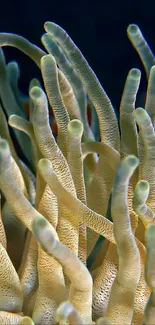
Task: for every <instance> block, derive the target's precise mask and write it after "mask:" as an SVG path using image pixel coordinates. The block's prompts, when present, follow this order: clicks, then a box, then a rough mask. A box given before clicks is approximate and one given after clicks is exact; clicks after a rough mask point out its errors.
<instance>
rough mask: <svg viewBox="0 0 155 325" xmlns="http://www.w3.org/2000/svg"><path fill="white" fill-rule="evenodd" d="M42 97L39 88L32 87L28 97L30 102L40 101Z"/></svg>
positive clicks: (42, 94) (42, 93)
mask: <svg viewBox="0 0 155 325" xmlns="http://www.w3.org/2000/svg"><path fill="white" fill-rule="evenodd" d="M44 96H45V93H44V91H43V90H42V89H41V88H40V87H38V86H34V87H32V88H31V89H30V97H31V99H32V100H35V101H36V100H40V99H41V98H42V97H44Z"/></svg>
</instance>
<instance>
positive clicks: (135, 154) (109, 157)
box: [0, 22, 155, 325]
mask: <svg viewBox="0 0 155 325" xmlns="http://www.w3.org/2000/svg"><path fill="white" fill-rule="evenodd" d="M45 31H46V33H45V34H44V35H43V36H42V38H41V40H42V43H43V45H44V47H45V50H46V51H47V52H45V51H43V50H41V49H40V48H38V47H37V46H35V45H34V44H32V43H30V42H28V41H27V40H26V39H24V38H23V37H21V36H18V35H13V34H6V33H5V34H4V33H0V46H1V49H0V99H1V106H0V189H1V215H0V257H1V258H0V270H1V271H0V290H1V297H0V322H1V323H3V324H6V325H9V324H10V325H12V324H18V325H34V324H35V325H45V324H46V325H54V324H59V325H62V324H70V325H74V324H81V325H82V324H89V325H90V324H96V325H124V324H126V325H127V324H128V325H129V324H133V325H140V324H146V325H151V324H153V323H154V319H155V260H154V258H155V225H154V224H155V222H154V220H155V199H154V193H155V167H154V166H155V157H154V156H155V153H154V152H155V132H154V123H155V113H154V93H155V89H154V88H155V66H154V64H155V59H154V56H153V54H152V52H151V50H150V48H149V46H148V44H147V43H146V41H145V39H144V37H143V35H142V33H141V31H140V29H139V28H138V26H137V25H130V26H129V27H128V30H127V33H128V37H129V39H130V40H131V42H132V44H133V45H134V47H135V49H136V51H137V52H138V54H139V55H140V57H141V60H142V62H143V64H144V67H145V70H146V75H147V77H148V87H147V94H146V103H145V107H144V108H141V107H138V108H136V109H135V107H136V97H137V93H138V89H139V84H140V78H141V73H140V71H139V70H138V69H135V68H134V69H131V70H130V71H129V73H128V75H127V78H126V82H125V87H124V90H123V94H122V98H121V103H120V120H119V121H118V120H117V118H116V115H115V111H114V108H113V106H112V104H111V101H110V99H109V98H108V96H107V94H106V92H105V91H104V89H103V88H102V86H101V84H100V83H99V81H98V79H97V77H96V75H95V74H94V72H93V71H92V69H91V68H90V66H89V65H88V63H87V61H86V60H85V58H84V57H83V55H82V53H81V52H80V50H79V49H78V48H77V46H76V45H75V44H74V43H73V41H72V40H71V38H70V37H69V36H68V35H67V33H66V32H65V31H64V30H63V29H62V28H61V27H60V26H58V25H56V24H54V23H51V22H46V23H45ZM3 46H14V47H17V48H18V49H19V50H21V51H22V52H24V53H25V54H26V55H28V56H29V57H30V58H31V59H32V60H33V61H34V62H35V63H36V64H37V65H38V67H39V68H40V70H41V74H42V80H43V86H42V85H41V83H40V82H39V81H38V80H36V79H33V80H31V82H30V85H29V99H28V110H24V102H23V100H22V98H21V97H20V95H19V90H18V79H19V67H18V64H17V63H16V62H10V63H8V64H6V62H5V57H4V53H3V50H2V47H3ZM88 106H89V118H88ZM51 112H53V114H54V117H52V116H51ZM51 120H52V123H51ZM54 121H55V122H54ZM53 123H55V124H56V126H57V128H56V129H54V131H53V127H51V125H52V126H53ZM55 131H56V133H55Z"/></svg>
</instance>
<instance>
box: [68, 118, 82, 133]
mask: <svg viewBox="0 0 155 325" xmlns="http://www.w3.org/2000/svg"><path fill="white" fill-rule="evenodd" d="M68 132H69V133H71V134H73V135H74V136H82V134H83V124H82V122H81V121H80V120H76V119H74V120H72V121H70V122H69V123H68Z"/></svg>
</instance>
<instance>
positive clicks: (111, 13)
mask: <svg viewBox="0 0 155 325" xmlns="http://www.w3.org/2000/svg"><path fill="white" fill-rule="evenodd" d="M46 20H51V21H54V22H56V23H57V24H60V25H61V26H62V27H63V28H65V29H66V30H67V32H68V33H69V34H70V36H71V37H72V38H73V40H74V42H75V43H76V44H77V45H78V46H79V48H80V49H81V51H82V52H83V54H84V55H85V57H86V58H87V60H88V61H89V63H90V65H91V66H92V68H93V69H94V71H95V72H96V74H97V76H98V78H99V79H100V81H101V83H102V85H103V87H104V88H105V90H106V91H107V93H108V95H109V97H110V98H111V100H112V102H113V104H114V105H115V107H118V106H119V101H120V97H121V93H122V90H123V85H124V81H125V77H126V75H127V72H128V70H129V69H131V68H133V67H139V68H140V69H141V70H142V65H141V63H140V60H139V58H138V56H137V54H136V52H135V50H134V49H133V48H132V45H131V44H130V42H129V40H128V39H127V36H126V28H127V26H128V24H130V23H137V24H139V26H140V27H141V29H142V31H143V33H144V35H145V37H146V39H147V40H148V42H149V44H150V46H151V47H152V49H154V51H155V5H154V4H153V2H151V1H142V0H141V1H136V0H135V1H132V0H130V1H125V0H124V1H115V0H111V1H110V0H109V1H99V0H96V1H95V0H94V1H88V0H83V1H82V0H78V1H74V0H73V1H71V0H70V1H68V0H66V1H61V0H59V1H58V0H55V1H53V0H50V1H49V0H45V1H42V0H38V1H36V0H31V1H30V0H27V1H24V0H23V1H13V0H12V1H7V0H6V1H5V0H3V4H2V6H1V14H0V31H1V32H12V33H17V34H21V35H22V36H24V37H26V38H28V39H29V40H30V41H31V42H33V43H36V44H37V45H40V36H41V35H42V34H43V32H44V29H43V24H44V22H45V21H46ZM5 53H6V57H7V61H8V60H14V59H16V60H17V61H18V62H19V64H20V68H21V79H20V87H21V88H22V90H23V91H24V92H25V93H26V92H27V89H28V83H29V80H30V79H31V78H32V77H40V74H39V70H38V69H37V67H35V65H34V63H33V62H31V61H30V60H29V59H28V58H26V56H25V55H24V54H21V53H20V52H19V51H15V50H14V49H6V48H5ZM143 90H145V74H144V73H143V81H142V84H141V91H143Z"/></svg>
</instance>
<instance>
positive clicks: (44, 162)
mask: <svg viewBox="0 0 155 325" xmlns="http://www.w3.org/2000/svg"><path fill="white" fill-rule="evenodd" d="M38 168H39V170H40V171H41V172H46V171H48V170H50V171H53V169H52V163H51V162H50V160H49V159H47V158H42V159H40V160H39V162H38Z"/></svg>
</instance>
